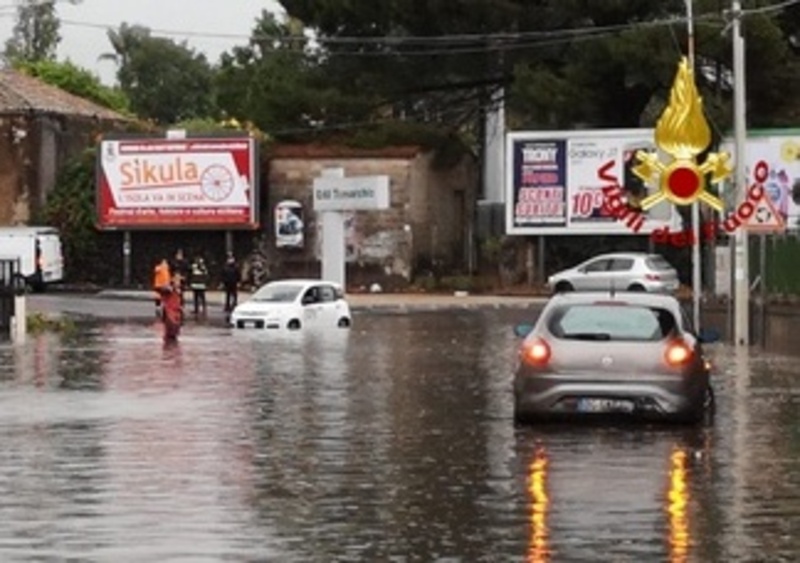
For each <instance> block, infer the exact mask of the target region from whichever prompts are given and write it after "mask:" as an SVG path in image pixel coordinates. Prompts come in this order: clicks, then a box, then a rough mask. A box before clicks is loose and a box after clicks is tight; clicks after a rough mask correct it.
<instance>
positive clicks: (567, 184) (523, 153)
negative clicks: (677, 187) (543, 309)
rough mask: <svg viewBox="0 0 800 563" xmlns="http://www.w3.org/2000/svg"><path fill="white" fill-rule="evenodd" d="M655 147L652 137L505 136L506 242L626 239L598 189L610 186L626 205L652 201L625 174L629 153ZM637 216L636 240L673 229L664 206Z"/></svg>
mask: <svg viewBox="0 0 800 563" xmlns="http://www.w3.org/2000/svg"><path fill="white" fill-rule="evenodd" d="M654 147H655V143H654V141H653V131H652V130H651V129H618V130H599V131H555V132H554V131H551V132H514V133H510V134H509V135H508V136H507V143H506V149H507V167H508V168H507V173H506V186H507V191H506V201H507V202H509V203H507V205H506V217H507V225H508V226H509V227H508V234H512V235H513V234H519V235H544V234H553V235H568V234H632V232H631V229H630V227H629V226H626V224H625V223H624V222H621V221H619V220H618V219H617V218H616V217H614V216H613V215H612V214H611V213H610V212H609V209H608V206H606V205H605V202H606V194H605V193H604V191H603V189H604V188H608V187H609V186H617V187H618V188H619V190H620V191H621V193H622V194H624V197H625V198H626V200H628V201H630V202H631V203H637V202H638V201H641V199H643V198H644V197H646V196H647V195H648V194H650V193H652V191H653V190H654V189H655V187H651V186H647V185H645V184H644V182H642V180H641V179H639V178H638V176H636V175H635V174H633V171H632V170H633V167H634V166H636V164H637V163H638V161H637V160H636V157H635V155H636V152H637V151H638V150H654ZM537 190H541V192H539V191H537ZM641 214H642V228H641V229H640V230H639V231H638V234H642V235H646V234H649V233H651V232H652V231H653V230H655V229H657V228H663V227H670V228H671V229H674V228H675V226H676V225H677V224H678V221H679V218H678V214H677V212H676V211H675V210H674V208H673V207H672V205H670V204H668V203H664V204H659V205H656V206H654V207H652V208H650V209H648V210H647V211H641Z"/></svg>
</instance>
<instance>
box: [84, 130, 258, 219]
mask: <svg viewBox="0 0 800 563" xmlns="http://www.w3.org/2000/svg"><path fill="white" fill-rule="evenodd" d="M257 166H258V151H257V142H256V140H255V139H253V138H250V137H187V138H183V139H164V138H152V137H137V138H124V139H103V140H102V141H101V143H100V147H99V149H98V158H97V226H98V228H100V229H124V230H128V229H150V230H158V229H196V230H199V229H226V230H228V229H254V228H257V227H258V169H257Z"/></svg>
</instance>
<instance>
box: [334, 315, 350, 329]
mask: <svg viewBox="0 0 800 563" xmlns="http://www.w3.org/2000/svg"><path fill="white" fill-rule="evenodd" d="M350 323H351V321H350V319H349V318H348V317H342V318H341V319H339V322H338V323H336V326H338V327H339V328H349V327H350Z"/></svg>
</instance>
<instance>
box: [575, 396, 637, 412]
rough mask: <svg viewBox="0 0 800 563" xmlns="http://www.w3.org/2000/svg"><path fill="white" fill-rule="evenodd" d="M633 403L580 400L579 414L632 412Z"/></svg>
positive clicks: (608, 400)
mask: <svg viewBox="0 0 800 563" xmlns="http://www.w3.org/2000/svg"><path fill="white" fill-rule="evenodd" d="M632 411H633V402H631V401H625V400H619V399H580V400H579V401H578V412H606V413H610V412H632Z"/></svg>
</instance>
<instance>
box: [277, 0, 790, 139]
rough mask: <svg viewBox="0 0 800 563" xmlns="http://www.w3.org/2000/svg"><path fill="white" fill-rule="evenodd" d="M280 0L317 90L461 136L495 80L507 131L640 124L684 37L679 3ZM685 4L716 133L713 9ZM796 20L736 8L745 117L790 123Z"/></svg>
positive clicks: (720, 91)
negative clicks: (741, 14) (740, 13)
mask: <svg viewBox="0 0 800 563" xmlns="http://www.w3.org/2000/svg"><path fill="white" fill-rule="evenodd" d="M761 4H763V3H759V4H758V5H761ZM281 5H282V6H283V7H284V8H285V10H286V11H287V13H288V14H289V15H290V16H291V17H295V18H298V19H300V20H301V21H303V22H305V23H306V24H307V25H308V26H309V27H310V28H312V29H313V30H314V31H315V33H316V34H317V37H318V38H319V41H320V44H321V45H322V49H321V55H322V56H320V57H319V59H318V67H319V68H320V69H324V71H323V72H322V73H321V75H323V76H324V77H325V79H326V80H325V81H324V84H325V85H327V86H328V87H329V88H331V89H333V90H335V91H338V92H350V93H353V94H357V95H359V96H361V97H363V98H364V99H365V100H367V99H371V100H374V101H376V104H375V106H373V107H374V108H375V109H376V110H378V111H380V112H381V114H383V115H389V116H391V117H393V118H394V117H397V118H402V119H406V120H417V121H425V120H430V121H432V122H435V123H439V124H442V125H445V124H446V125H445V126H446V127H450V128H451V129H453V130H458V131H459V132H462V133H463V132H467V133H470V134H473V135H474V134H475V133H476V132H477V131H478V127H477V126H476V125H475V124H476V123H478V122H479V118H480V116H481V112H482V110H483V108H484V106H485V105H486V104H487V100H488V99H489V96H490V94H491V92H492V91H493V90H495V89H496V88H498V87H499V86H505V87H506V92H505V94H506V110H507V116H508V120H509V123H510V124H511V125H512V126H513V127H514V128H525V129H527V128H539V129H542V128H554V129H574V128H602V127H615V128H617V127H642V126H652V125H653V124H654V122H655V120H656V119H657V117H658V115H659V114H660V109H661V108H662V107H663V104H664V102H665V100H666V97H667V95H668V91H669V88H670V86H671V83H672V79H673V77H674V73H675V69H676V64H677V61H678V58H679V57H680V56H681V55H683V54H685V53H686V45H687V33H686V25H685V24H684V23H683V22H677V23H670V22H671V21H673V20H675V19H676V18H682V17H684V16H685V14H686V4H685V2H684V1H683V0H603V1H602V2H599V1H597V2H586V1H585V0H543V1H540V2H529V1H526V0H502V1H498V0H474V1H470V2H456V1H452V0H450V1H447V0H441V1H430V2H418V1H416V0H386V1H385V2H374V1H372V0H314V1H309V0H281ZM693 5H694V13H695V26H694V31H695V59H696V62H697V68H698V69H699V72H698V74H697V79H698V82H699V86H700V89H701V94H702V95H703V97H704V100H705V106H706V109H707V111H708V113H709V117H710V119H711V120H712V122H713V125H714V127H715V129H717V130H718V131H723V130H726V129H728V128H729V126H730V119H731V115H732V112H731V110H730V106H731V101H732V88H731V83H730V72H731V66H732V61H731V52H732V49H731V38H730V32H729V30H728V31H727V32H724V29H725V24H726V22H725V21H724V18H723V17H722V13H721V8H723V7H725V6H723V5H721V4H720V3H719V2H718V1H717V0H694V3H693ZM749 8H752V9H757V6H756V7H749ZM799 20H800V16H798V15H797V10H791V9H785V10H774V11H770V12H764V13H753V12H751V13H748V14H747V15H746V16H745V21H744V25H743V29H744V30H745V34H746V40H747V51H748V55H747V65H748V68H747V80H748V102H749V107H748V123H749V125H750V126H758V127H768V126H785V125H787V124H791V123H792V122H793V121H796V120H797V119H798V118H800V108H798V105H799V104H798V103H797V101H796V96H795V95H794V92H797V91H798V89H800V60H799V59H798V57H797V53H798V50H800V49H798V47H797V46H798V45H800V34H798V32H797V29H798V21H799ZM425 37H430V38H431V39H430V40H426V41H423V38H425ZM359 38H363V39H361V40H359ZM410 38H413V40H411V39H410ZM776 85H780V86H779V87H776ZM475 138H479V137H477V136H476V137H475Z"/></svg>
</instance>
